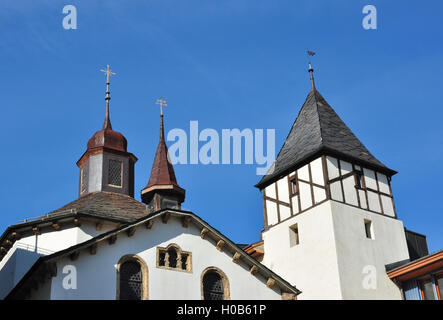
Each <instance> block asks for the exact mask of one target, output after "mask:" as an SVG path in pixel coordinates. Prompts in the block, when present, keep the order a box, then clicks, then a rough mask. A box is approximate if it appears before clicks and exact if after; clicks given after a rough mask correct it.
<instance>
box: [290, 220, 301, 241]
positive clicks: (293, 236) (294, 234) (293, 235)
mask: <svg viewBox="0 0 443 320" xmlns="http://www.w3.org/2000/svg"><path fill="white" fill-rule="evenodd" d="M299 243H300V239H299V235H298V224H297V223H296V224H294V225H292V226H290V227H289V245H290V246H291V247H293V246H296V245H298V244H299Z"/></svg>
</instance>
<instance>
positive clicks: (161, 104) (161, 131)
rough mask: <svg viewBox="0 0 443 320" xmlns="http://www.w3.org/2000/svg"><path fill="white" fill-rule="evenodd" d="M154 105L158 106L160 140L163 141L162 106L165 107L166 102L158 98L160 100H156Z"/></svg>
mask: <svg viewBox="0 0 443 320" xmlns="http://www.w3.org/2000/svg"><path fill="white" fill-rule="evenodd" d="M155 104H158V105H160V140H161V141H164V140H165V131H164V127H163V106H165V107H166V106H167V104H166V100H165V99H163V97H160V99H158V100H157V102H156V103H155Z"/></svg>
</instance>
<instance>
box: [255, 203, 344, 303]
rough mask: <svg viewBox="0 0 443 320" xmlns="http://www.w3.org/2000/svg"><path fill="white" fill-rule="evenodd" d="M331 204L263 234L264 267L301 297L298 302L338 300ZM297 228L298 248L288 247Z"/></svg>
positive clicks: (298, 216)
mask: <svg viewBox="0 0 443 320" xmlns="http://www.w3.org/2000/svg"><path fill="white" fill-rule="evenodd" d="M330 206H331V201H327V202H324V203H322V204H320V205H318V206H316V207H313V208H311V209H309V210H308V211H307V212H305V213H302V214H299V215H297V216H294V217H292V218H290V219H288V220H286V221H284V222H282V223H280V224H278V225H277V226H275V227H272V228H270V229H269V230H267V231H264V232H263V233H262V236H263V240H264V251H265V255H264V260H263V263H264V264H265V265H266V266H267V267H268V268H270V269H271V270H272V271H274V272H276V273H277V274H279V275H280V276H281V277H283V278H284V279H286V280H287V281H288V282H289V283H291V284H296V285H297V288H300V290H301V291H302V293H301V294H300V295H299V296H298V297H297V299H302V300H303V299H341V298H342V295H341V291H340V281H339V276H338V262H337V254H336V244H335V239H334V233H333V223H332V214H331V209H330ZM295 224H297V227H298V232H299V244H298V245H293V246H291V241H290V232H292V231H291V230H290V227H291V226H293V225H295Z"/></svg>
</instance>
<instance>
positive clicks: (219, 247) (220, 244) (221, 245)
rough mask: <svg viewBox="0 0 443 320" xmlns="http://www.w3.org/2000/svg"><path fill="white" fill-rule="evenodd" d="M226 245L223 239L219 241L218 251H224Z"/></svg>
mask: <svg viewBox="0 0 443 320" xmlns="http://www.w3.org/2000/svg"><path fill="white" fill-rule="evenodd" d="M224 245H225V242H224V241H223V240H221V239H220V240H218V242H217V246H216V248H217V250H218V251H222V250H223V247H224Z"/></svg>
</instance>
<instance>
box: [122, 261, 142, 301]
mask: <svg viewBox="0 0 443 320" xmlns="http://www.w3.org/2000/svg"><path fill="white" fill-rule="evenodd" d="M142 290H143V278H142V270H141V266H140V263H138V262H137V261H135V260H129V261H126V262H124V263H122V264H121V265H120V296H119V298H120V300H141V299H142Z"/></svg>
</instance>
